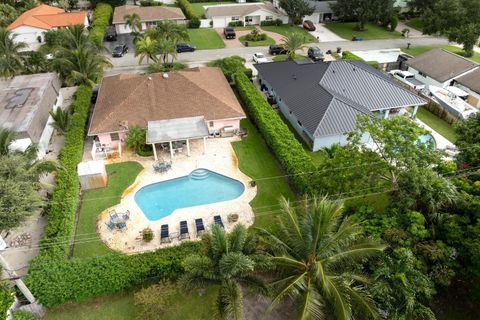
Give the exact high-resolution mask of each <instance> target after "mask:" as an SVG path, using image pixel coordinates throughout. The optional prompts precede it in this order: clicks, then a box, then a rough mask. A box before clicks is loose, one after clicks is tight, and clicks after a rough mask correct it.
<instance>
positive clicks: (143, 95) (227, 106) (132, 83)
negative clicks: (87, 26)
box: [89, 67, 245, 135]
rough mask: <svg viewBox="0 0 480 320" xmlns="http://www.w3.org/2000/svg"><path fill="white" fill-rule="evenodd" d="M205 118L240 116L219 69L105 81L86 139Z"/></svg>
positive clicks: (154, 74)
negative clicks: (171, 121)
mask: <svg viewBox="0 0 480 320" xmlns="http://www.w3.org/2000/svg"><path fill="white" fill-rule="evenodd" d="M196 116H204V117H205V118H206V119H207V120H219V119H234V118H244V117H245V113H244V112H243V109H242V107H241V106H240V104H239V102H238V100H237V98H236V97H235V94H234V93H233V91H232V89H231V88H230V85H229V84H228V82H227V80H226V79H225V77H224V75H223V73H222V71H221V70H220V69H218V68H210V67H202V68H192V69H185V70H181V71H175V72H170V73H168V78H167V79H165V78H164V77H163V74H162V73H153V74H149V75H138V74H122V75H115V76H111V77H105V78H104V79H103V81H102V85H101V87H100V91H99V94H98V98H97V103H96V105H95V110H94V112H93V115H92V120H91V123H90V129H89V135H96V134H101V133H108V132H117V131H123V130H124V129H125V128H124V126H130V127H131V126H141V127H144V128H146V127H147V122H148V121H155V120H166V119H176V118H185V117H196Z"/></svg>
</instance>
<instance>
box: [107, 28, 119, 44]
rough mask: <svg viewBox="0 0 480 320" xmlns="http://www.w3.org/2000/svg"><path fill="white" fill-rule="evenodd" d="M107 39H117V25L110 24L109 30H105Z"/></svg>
mask: <svg viewBox="0 0 480 320" xmlns="http://www.w3.org/2000/svg"><path fill="white" fill-rule="evenodd" d="M105 40H106V41H117V30H115V26H108V27H107V31H106V32H105Z"/></svg>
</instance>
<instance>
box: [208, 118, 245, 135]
mask: <svg viewBox="0 0 480 320" xmlns="http://www.w3.org/2000/svg"><path fill="white" fill-rule="evenodd" d="M210 122H211V121H207V127H208V131H209V132H210V133H212V132H213V131H220V130H221V129H223V128H224V127H233V128H234V129H236V130H238V129H240V120H239V119H231V120H214V121H213V127H211V126H210V124H211V123H210Z"/></svg>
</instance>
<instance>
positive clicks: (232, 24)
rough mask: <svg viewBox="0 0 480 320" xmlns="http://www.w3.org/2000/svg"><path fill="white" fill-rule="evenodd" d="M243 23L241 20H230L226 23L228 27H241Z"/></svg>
mask: <svg viewBox="0 0 480 320" xmlns="http://www.w3.org/2000/svg"><path fill="white" fill-rule="evenodd" d="M244 25H245V24H244V23H243V21H230V22H229V23H228V26H229V27H243V26H244Z"/></svg>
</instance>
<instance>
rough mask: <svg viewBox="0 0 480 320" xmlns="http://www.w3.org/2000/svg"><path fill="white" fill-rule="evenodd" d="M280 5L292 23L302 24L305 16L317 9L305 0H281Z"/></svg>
mask: <svg viewBox="0 0 480 320" xmlns="http://www.w3.org/2000/svg"><path fill="white" fill-rule="evenodd" d="M279 4H280V7H281V8H282V9H283V10H285V12H286V13H287V15H288V19H289V21H290V23H291V24H300V23H302V19H303V17H304V16H309V15H311V14H312V13H313V11H314V10H315V8H314V7H312V6H311V5H310V4H309V3H308V2H307V1H305V0H280V2H279Z"/></svg>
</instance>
